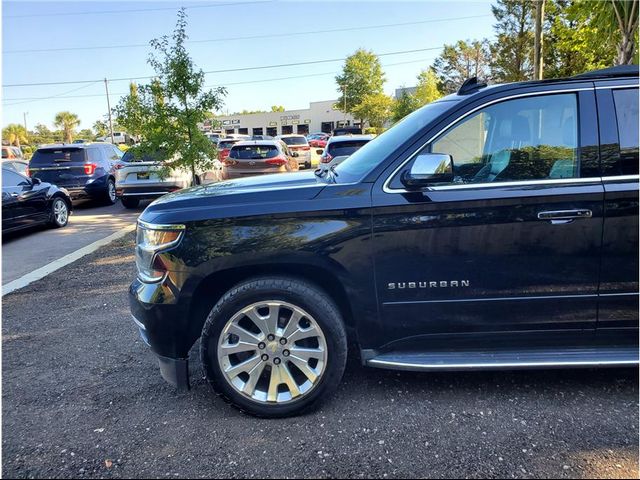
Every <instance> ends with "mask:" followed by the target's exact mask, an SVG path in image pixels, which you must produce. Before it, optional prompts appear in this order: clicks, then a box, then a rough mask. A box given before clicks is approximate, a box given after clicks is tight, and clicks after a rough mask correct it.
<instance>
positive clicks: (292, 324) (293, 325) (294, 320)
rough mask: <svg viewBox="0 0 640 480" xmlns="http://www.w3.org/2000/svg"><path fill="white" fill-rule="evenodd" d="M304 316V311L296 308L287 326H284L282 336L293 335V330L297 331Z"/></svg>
mask: <svg viewBox="0 0 640 480" xmlns="http://www.w3.org/2000/svg"><path fill="white" fill-rule="evenodd" d="M302 317H303V315H302V313H300V312H298V311H295V310H294V312H293V313H292V314H291V318H290V319H289V322H288V323H287V326H286V327H285V328H284V330H283V331H282V334H281V335H280V336H282V337H285V338H289V335H291V334H292V333H293V332H295V331H296V330H297V329H298V323H299V322H300V319H301V318H302Z"/></svg>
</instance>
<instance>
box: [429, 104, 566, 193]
mask: <svg viewBox="0 0 640 480" xmlns="http://www.w3.org/2000/svg"><path fill="white" fill-rule="evenodd" d="M577 119H578V105H577V100H576V96H575V95H574V94H561V95H541V96H536V97H527V98H519V99H515V100H508V101H505V102H501V103H497V104H494V105H490V106H489V107H486V108H483V109H481V110H479V111H477V112H475V113H474V114H472V115H471V116H470V117H468V118H466V119H465V120H464V121H462V122H461V123H459V124H457V125H455V126H454V127H453V128H452V129H451V130H449V131H448V132H445V133H444V134H443V135H441V136H440V137H439V138H438V139H436V140H435V141H434V142H433V143H432V145H431V152H433V153H445V154H449V155H451V156H452V157H453V171H454V175H455V180H454V183H463V184H464V183H489V182H508V181H522V180H546V179H558V178H572V177H577V176H578V135H577V132H578V120H577ZM427 148H429V147H427Z"/></svg>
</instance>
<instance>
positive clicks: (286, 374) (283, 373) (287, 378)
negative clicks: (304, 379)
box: [280, 364, 300, 398]
mask: <svg viewBox="0 0 640 480" xmlns="http://www.w3.org/2000/svg"><path fill="white" fill-rule="evenodd" d="M280 377H281V378H282V380H283V381H284V383H286V384H287V387H288V388H289V393H291V398H295V397H297V396H298V395H300V389H299V388H298V384H297V383H296V381H295V380H294V378H293V375H291V372H290V371H289V367H287V365H286V364H282V365H281V366H280Z"/></svg>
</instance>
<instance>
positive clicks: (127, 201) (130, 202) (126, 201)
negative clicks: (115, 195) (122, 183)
mask: <svg viewBox="0 0 640 480" xmlns="http://www.w3.org/2000/svg"><path fill="white" fill-rule="evenodd" d="M120 201H121V202H122V206H123V207H124V208H138V205H140V199H139V198H131V197H122V198H120Z"/></svg>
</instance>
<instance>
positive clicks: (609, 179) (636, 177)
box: [602, 175, 640, 182]
mask: <svg viewBox="0 0 640 480" xmlns="http://www.w3.org/2000/svg"><path fill="white" fill-rule="evenodd" d="M618 180H622V181H624V180H640V175H612V176H607V177H602V181H603V182H615V181H618Z"/></svg>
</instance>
